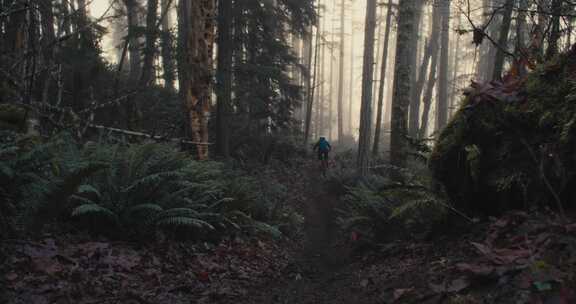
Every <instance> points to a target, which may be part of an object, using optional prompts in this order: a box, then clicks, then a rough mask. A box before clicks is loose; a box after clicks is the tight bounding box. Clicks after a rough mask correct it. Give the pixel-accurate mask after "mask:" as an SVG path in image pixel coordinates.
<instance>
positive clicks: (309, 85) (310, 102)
mask: <svg viewBox="0 0 576 304" xmlns="http://www.w3.org/2000/svg"><path fill="white" fill-rule="evenodd" d="M320 4H321V1H320V0H318V3H317V10H318V13H317V15H318V16H320ZM316 28H317V30H316V43H315V44H316V47H315V50H314V70H315V71H314V80H317V79H316V78H317V77H316V76H317V75H316V73H317V68H316V67H317V61H318V52H319V50H320V48H319V46H320V43H321V41H320V33H321V31H320V28H319V23H318V24H317V25H316ZM312 33H313V26H310V30H309V31H308V34H307V35H306V36H305V38H304V41H305V42H304V43H305V44H306V45H308V48H307V52H306V53H307V55H306V56H307V66H308V67H309V68H308V70H307V81H306V92H307V95H306V97H307V101H306V102H307V105H306V122H305V124H304V148H305V149H308V142H309V140H310V127H311V123H312V110H313V109H314V108H313V106H314V86H315V85H316V84H315V83H313V82H312V77H311V76H312V49H313V48H312Z"/></svg>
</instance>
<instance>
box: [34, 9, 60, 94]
mask: <svg viewBox="0 0 576 304" xmlns="http://www.w3.org/2000/svg"><path fill="white" fill-rule="evenodd" d="M38 8H39V11H40V17H41V21H42V42H41V45H42V59H43V62H44V66H45V71H43V72H42V75H41V76H40V82H41V85H42V86H41V96H40V100H41V101H42V102H43V103H48V97H49V90H50V83H51V77H50V71H51V70H52V65H53V64H54V55H55V54H54V47H53V43H54V42H55V41H56V33H55V31H54V12H53V8H54V7H53V4H52V1H51V0H43V1H41V2H40V3H39V5H38Z"/></svg>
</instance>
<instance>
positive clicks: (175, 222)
mask: <svg viewBox="0 0 576 304" xmlns="http://www.w3.org/2000/svg"><path fill="white" fill-rule="evenodd" d="M156 225H157V226H159V227H165V228H174V227H187V228H198V229H208V230H215V228H214V226H212V225H210V224H209V223H207V222H205V221H203V220H199V219H195V218H190V217H185V216H173V217H166V218H162V219H160V220H158V221H156Z"/></svg>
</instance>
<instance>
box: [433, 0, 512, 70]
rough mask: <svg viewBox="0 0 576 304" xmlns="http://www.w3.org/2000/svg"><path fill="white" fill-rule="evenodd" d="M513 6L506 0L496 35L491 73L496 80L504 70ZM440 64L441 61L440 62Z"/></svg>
mask: <svg viewBox="0 0 576 304" xmlns="http://www.w3.org/2000/svg"><path fill="white" fill-rule="evenodd" d="M513 8H514V0H506V3H505V6H504V15H503V18H502V26H501V27H500V34H499V36H498V46H499V48H498V50H497V51H496V58H495V60H494V73H493V74H492V79H493V80H498V79H500V78H501V77H502V71H503V70H504V59H505V56H506V54H505V52H504V50H507V49H508V33H509V32H510V24H511V22H512V10H513ZM440 65H442V63H440Z"/></svg>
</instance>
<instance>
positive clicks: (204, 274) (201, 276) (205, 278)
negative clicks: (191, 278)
mask: <svg viewBox="0 0 576 304" xmlns="http://www.w3.org/2000/svg"><path fill="white" fill-rule="evenodd" d="M196 277H197V278H198V280H199V281H200V282H202V283H207V282H210V274H209V273H208V271H200V272H198V273H197V274H196Z"/></svg>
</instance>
